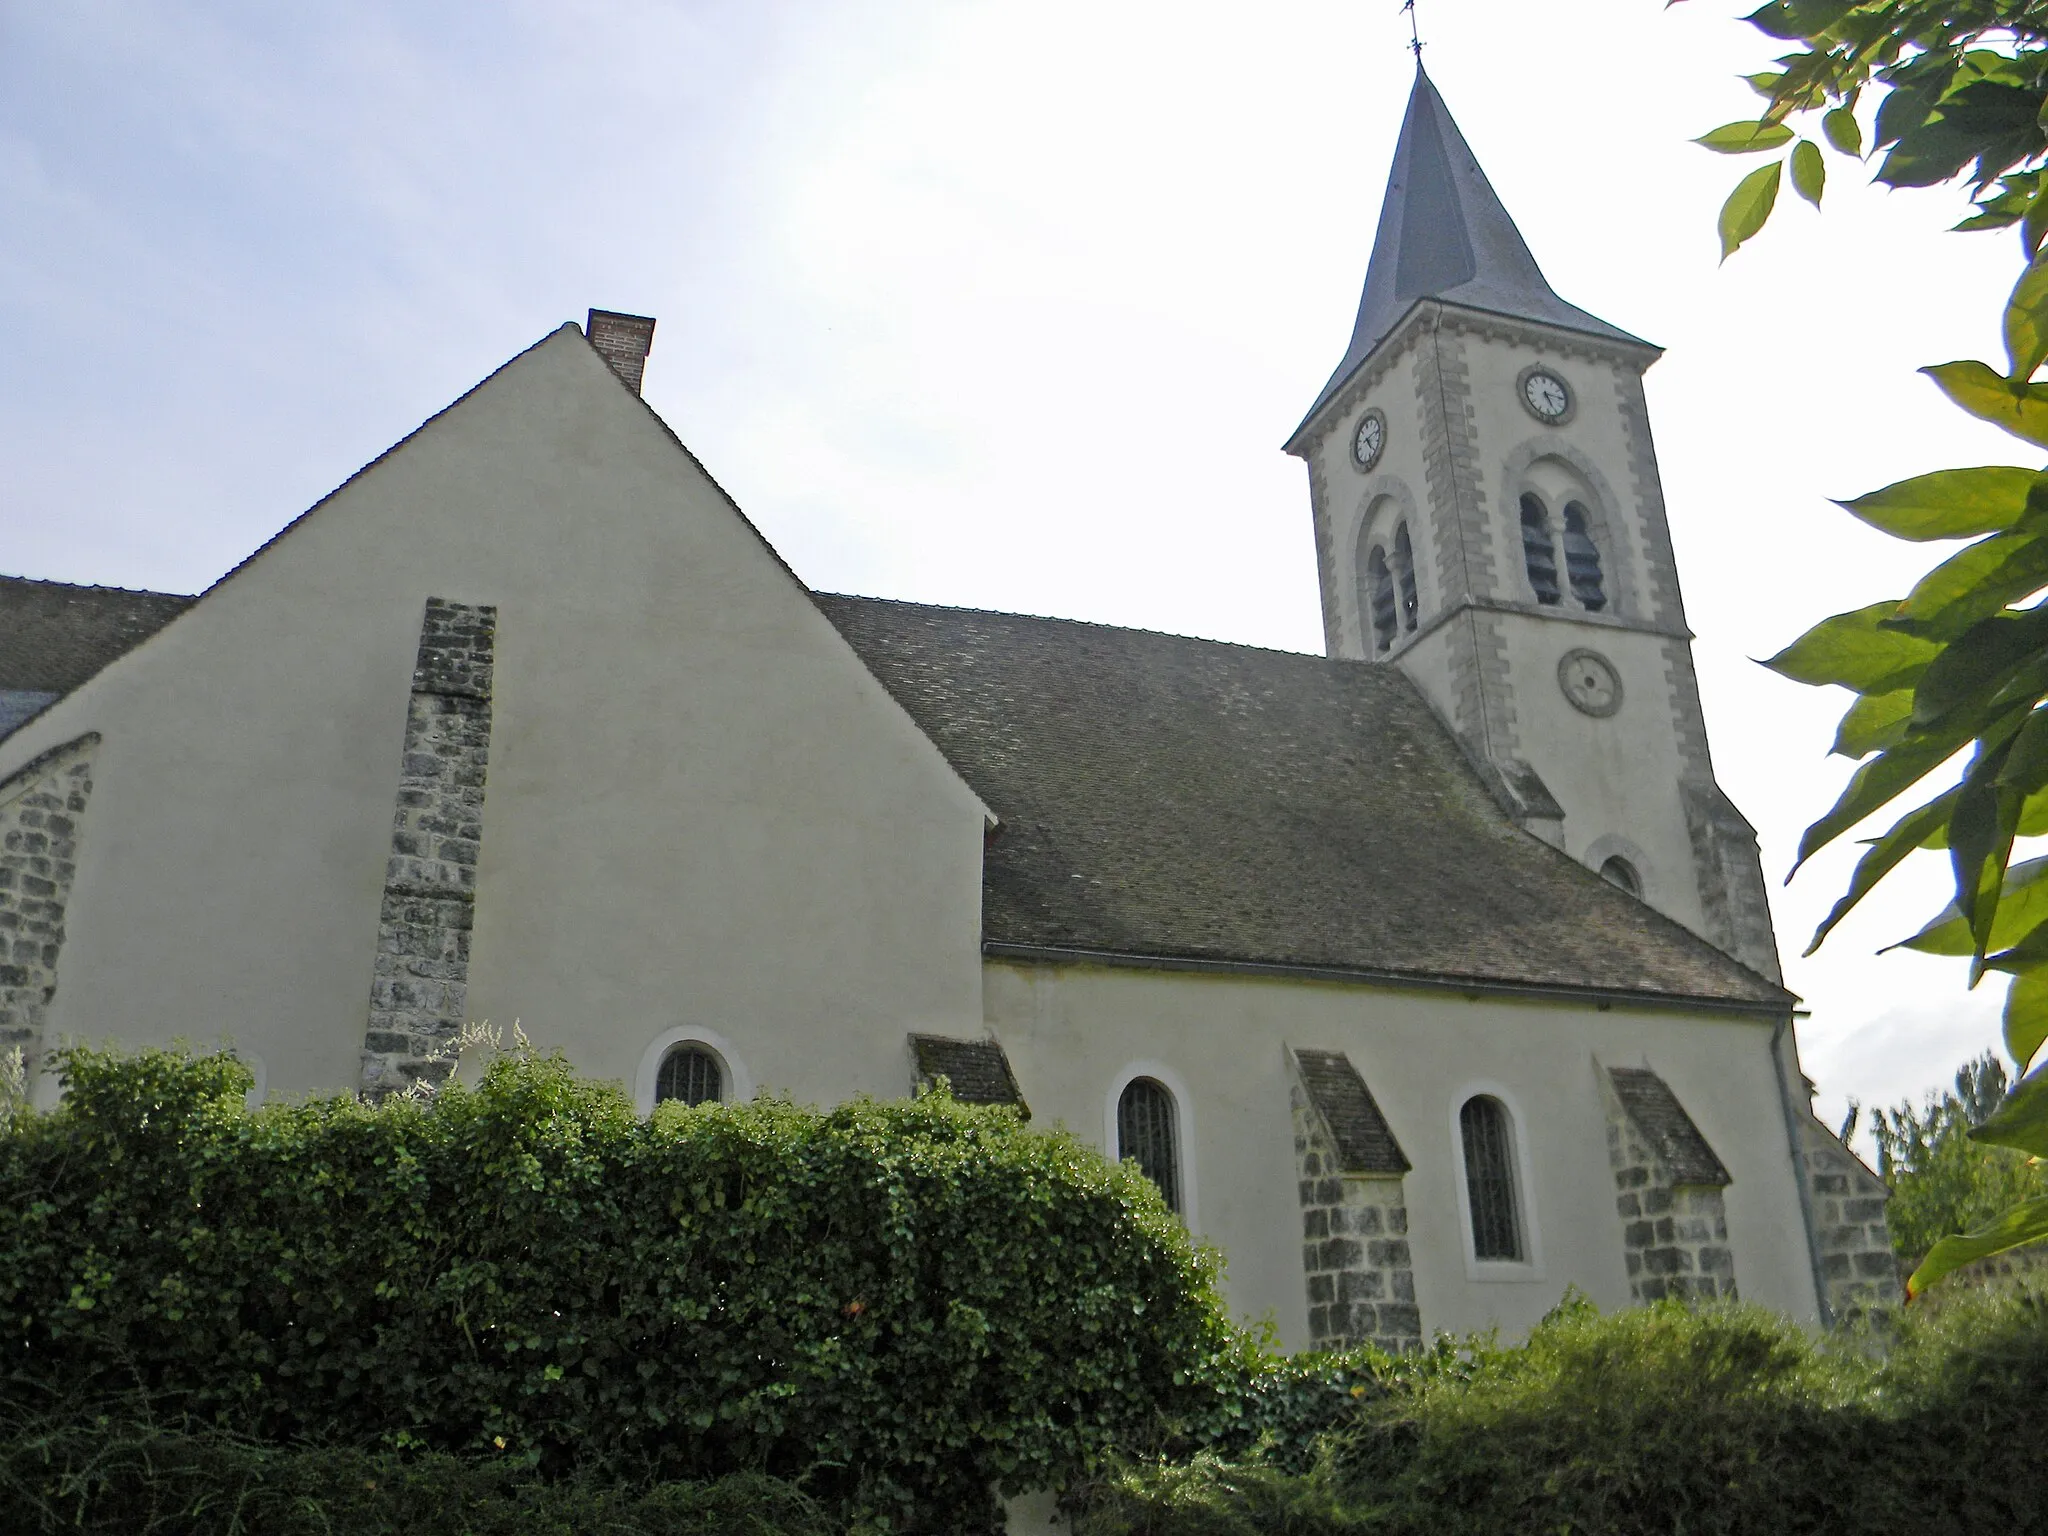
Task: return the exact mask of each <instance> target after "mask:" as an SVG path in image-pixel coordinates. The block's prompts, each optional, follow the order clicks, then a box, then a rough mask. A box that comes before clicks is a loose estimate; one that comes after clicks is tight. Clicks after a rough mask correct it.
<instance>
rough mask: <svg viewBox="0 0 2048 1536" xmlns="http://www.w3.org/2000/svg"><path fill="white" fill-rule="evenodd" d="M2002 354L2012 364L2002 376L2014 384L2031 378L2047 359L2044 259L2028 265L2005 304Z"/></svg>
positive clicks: (2047, 279)
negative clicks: (2003, 349) (2003, 351)
mask: <svg viewBox="0 0 2048 1536" xmlns="http://www.w3.org/2000/svg"><path fill="white" fill-rule="evenodd" d="M2005 355H2006V356H2007V358H2009V359H2010V360H2011V363H2012V366H2011V367H2010V368H2009V369H2008V370H2007V374H2006V376H2007V377H2008V378H2010V379H2011V380H2012V381H2013V382H2014V383H2015V384H2024V383H2025V382H2026V381H2027V380H2028V379H2031V378H2032V377H2033V376H2034V370H2035V369H2037V368H2039V367H2040V366H2041V359H2042V358H2044V357H2048V257H2040V256H2037V257H2035V258H2034V260H2033V261H2032V262H2030V263H2029V264H2028V266H2027V270H2026V271H2024V272H2022V273H2021V274H2020V280H2019V281H2018V282H2017V283H2015V284H2013V289H2012V297H2011V298H2009V299H2007V300H2006V301H2005Z"/></svg>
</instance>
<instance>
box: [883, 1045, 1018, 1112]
mask: <svg viewBox="0 0 2048 1536" xmlns="http://www.w3.org/2000/svg"><path fill="white" fill-rule="evenodd" d="M910 1059H911V1060H912V1061H913V1062H915V1063H916V1064H917V1080H918V1081H919V1082H920V1083H932V1082H936V1081H937V1080H938V1079H939V1078H942V1077H943V1078H945V1079H946V1085H947V1087H949V1088H950V1089H951V1090H952V1092H953V1097H954V1098H956V1099H958V1100H960V1101H961V1102H962V1103H963V1104H1014V1105H1016V1106H1017V1107H1018V1108H1019V1109H1021V1110H1023V1111H1024V1114H1025V1118H1027V1119H1029V1118H1030V1115H1031V1110H1030V1107H1029V1106H1028V1105H1026V1104H1025V1102H1024V1095H1023V1094H1022V1093H1021V1092H1020V1091H1019V1090H1018V1088H1017V1077H1016V1074H1015V1073H1013V1072H1012V1071H1011V1070H1010V1058H1009V1057H1008V1056H1007V1055H1005V1054H1004V1052H1003V1048H1002V1046H1001V1045H1000V1044H999V1043H997V1042H996V1041H994V1040H953V1039H948V1038H947V1037H946V1036H944V1035H912V1036H911V1037H910Z"/></svg>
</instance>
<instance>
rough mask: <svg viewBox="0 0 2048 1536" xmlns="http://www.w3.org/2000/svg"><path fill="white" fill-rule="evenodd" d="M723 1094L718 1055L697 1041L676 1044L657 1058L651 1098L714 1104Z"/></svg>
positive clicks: (723, 1080) (723, 1087) (723, 1076)
mask: <svg viewBox="0 0 2048 1536" xmlns="http://www.w3.org/2000/svg"><path fill="white" fill-rule="evenodd" d="M724 1097H725V1072H724V1069H723V1068H721V1067H720V1066H719V1064H718V1058H717V1057H716V1056H714V1055H712V1054H711V1053H710V1052H709V1051H707V1050H705V1049H704V1047H703V1046H701V1045H679V1046H677V1047H676V1048H675V1049H674V1050H672V1051H670V1052H669V1053H668V1054H667V1055H666V1056H664V1057H662V1058H661V1071H660V1073H659V1074H658V1075H657V1076H656V1077H655V1079H654V1102H655V1103H657V1104H660V1103H663V1102H665V1101H667V1100H669V1099H675V1100H677V1101H678V1102H680V1103H683V1104H714V1103H716V1102H717V1101H718V1100H720V1099H722V1098H724Z"/></svg>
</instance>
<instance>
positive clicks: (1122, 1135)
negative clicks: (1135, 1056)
mask: <svg viewBox="0 0 2048 1536" xmlns="http://www.w3.org/2000/svg"><path fill="white" fill-rule="evenodd" d="M1116 1155H1117V1158H1118V1160H1119V1161H1135V1162H1136V1163H1137V1165H1138V1170H1139V1171H1140V1172H1141V1173H1143V1174H1144V1175H1145V1177H1146V1178H1148V1179H1150V1180H1151V1181H1152V1182H1153V1183H1154V1184H1157V1185H1158V1186H1159V1193H1160V1194H1162V1195H1164V1196H1165V1197H1166V1204H1167V1208H1168V1209H1169V1210H1174V1211H1178V1210H1179V1209H1180V1135H1179V1131H1178V1128H1177V1127H1176V1126H1175V1125H1174V1114H1173V1095H1172V1094H1170V1093H1168V1092H1167V1091H1166V1089H1165V1088H1164V1087H1162V1086H1161V1085H1160V1084H1158V1083H1155V1082H1154V1081H1152V1079H1151V1078H1149V1077H1135V1078H1132V1079H1131V1081H1130V1083H1129V1084H1128V1085H1127V1086H1126V1087H1125V1088H1124V1092H1123V1097H1122V1098H1120V1099H1118V1100H1117V1103H1116Z"/></svg>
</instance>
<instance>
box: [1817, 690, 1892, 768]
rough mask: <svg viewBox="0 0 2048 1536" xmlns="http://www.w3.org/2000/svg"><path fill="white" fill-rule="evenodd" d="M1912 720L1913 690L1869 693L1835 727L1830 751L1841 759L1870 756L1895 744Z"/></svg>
mask: <svg viewBox="0 0 2048 1536" xmlns="http://www.w3.org/2000/svg"><path fill="white" fill-rule="evenodd" d="M1912 718H1913V690H1912V689H1910V688H1895V689H1893V690H1892V691H1891V692H1890V693H1868V694H1865V695H1864V696H1863V697H1862V698H1860V699H1858V700H1857V701H1856V702H1855V703H1854V704H1851V705H1850V706H1849V709H1848V712H1847V713H1846V714H1844V715H1843V716H1842V723H1841V724H1840V725H1838V726H1836V727H1835V744H1834V745H1833V746H1832V747H1830V748H1828V750H1829V751H1830V752H1832V753H1834V754H1836V755H1837V756H1839V757H1868V756H1869V755H1870V754H1871V753H1873V752H1879V751H1882V750H1883V749H1884V748H1886V747H1889V746H1892V745H1893V744H1895V743H1896V742H1897V741H1898V740H1899V738H1900V737H1901V736H1903V735H1904V734H1905V730H1906V723H1907V722H1908V721H1909V720H1911V719H1912Z"/></svg>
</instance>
